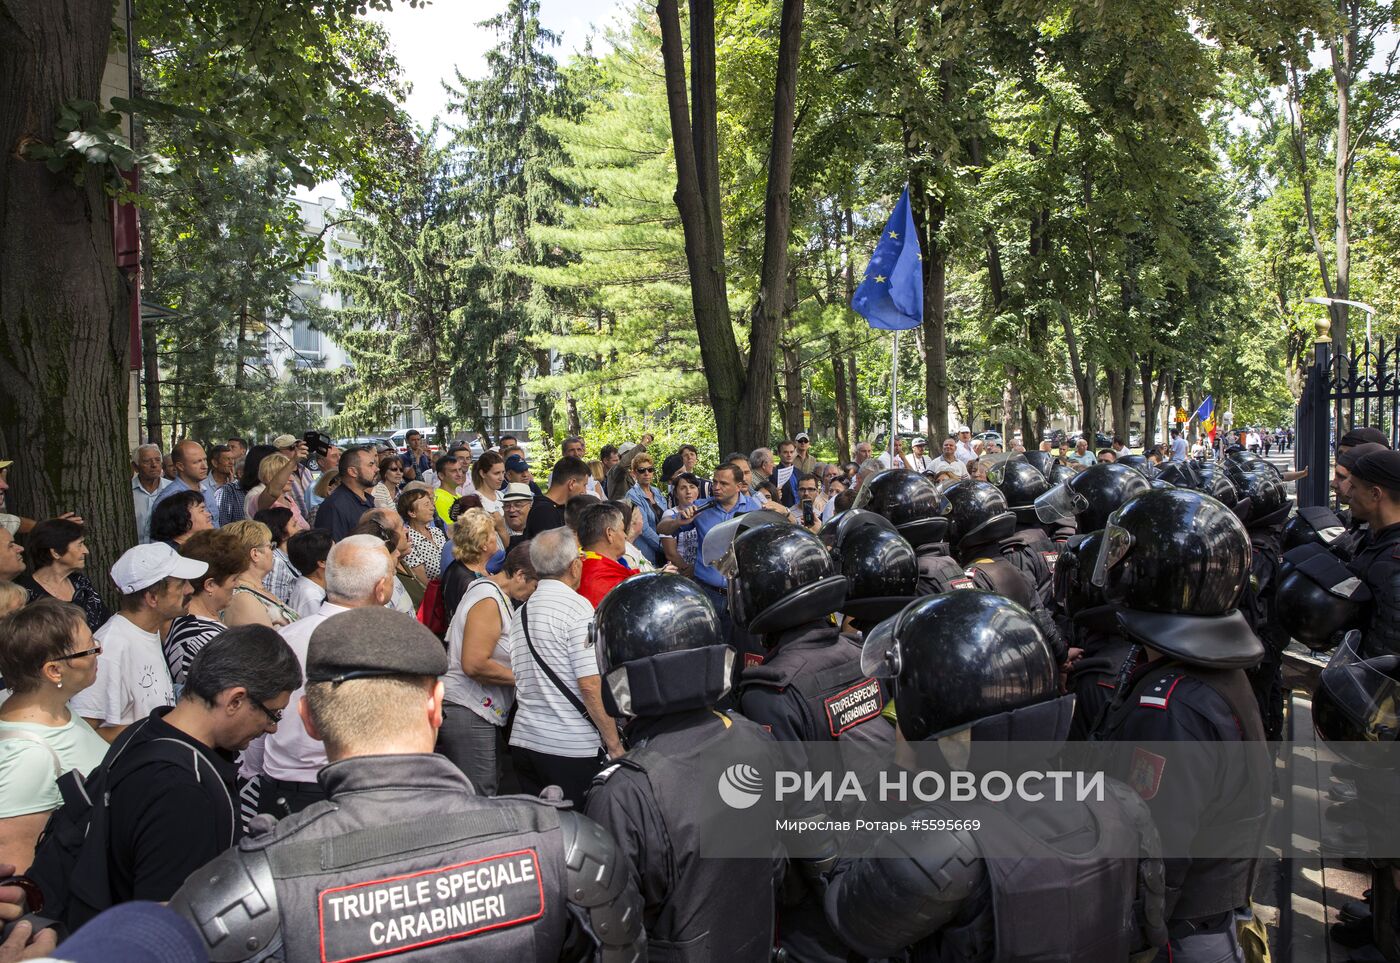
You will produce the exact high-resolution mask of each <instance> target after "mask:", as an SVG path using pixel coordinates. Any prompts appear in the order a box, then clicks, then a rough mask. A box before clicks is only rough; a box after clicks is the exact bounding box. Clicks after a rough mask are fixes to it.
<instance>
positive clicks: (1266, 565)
mask: <svg viewBox="0 0 1400 963" xmlns="http://www.w3.org/2000/svg"><path fill="white" fill-rule="evenodd" d="M1240 454H1249V453H1248V452H1245V453H1238V454H1237V455H1236V456H1235V457H1236V458H1239V457H1240ZM1253 457H1255V458H1257V457H1258V456H1253ZM1234 464H1235V463H1234V462H1231V461H1227V462H1226V474H1227V476H1228V477H1229V478H1230V480H1231V481H1232V482H1233V483H1234V485H1235V488H1236V490H1237V491H1238V492H1239V493H1240V498H1239V501H1238V502H1237V503H1236V505H1235V514H1236V515H1238V516H1239V517H1240V519H1241V520H1242V521H1243V522H1244V523H1245V528H1246V530H1248V532H1249V544H1250V549H1251V552H1250V567H1249V575H1250V577H1249V582H1248V583H1246V585H1245V590H1244V594H1243V595H1241V596H1240V603H1239V608H1240V614H1241V615H1243V616H1244V617H1245V619H1246V621H1248V622H1249V627H1250V628H1251V629H1253V630H1254V634H1255V635H1257V636H1258V637H1259V639H1260V641H1262V642H1263V643H1264V658H1263V659H1262V660H1260V662H1259V664H1258V665H1257V666H1255V667H1254V668H1252V669H1250V670H1249V682H1250V685H1252V686H1253V687H1254V696H1255V698H1256V699H1257V700H1258V702H1259V713H1260V715H1261V716H1262V717H1263V719H1264V733H1265V735H1267V736H1268V737H1269V739H1271V740H1277V739H1279V738H1281V737H1282V735H1283V702H1284V691H1283V650H1284V649H1286V648H1288V639H1289V636H1288V630H1287V629H1286V628H1285V627H1283V626H1281V625H1279V624H1278V622H1277V620H1276V619H1275V617H1274V614H1273V609H1274V593H1275V591H1276V589H1277V587H1278V567H1279V564H1280V561H1281V560H1282V557H1283V527H1284V525H1285V524H1286V523H1287V521H1288V513H1289V511H1290V506H1289V503H1288V496H1287V495H1286V494H1285V493H1284V490H1283V482H1282V480H1281V479H1280V477H1279V473H1278V470H1277V469H1275V468H1274V466H1272V465H1270V464H1268V463H1267V462H1262V465H1263V467H1260V466H1259V464H1254V463H1251V467H1249V468H1246V469H1239V468H1236V467H1234Z"/></svg>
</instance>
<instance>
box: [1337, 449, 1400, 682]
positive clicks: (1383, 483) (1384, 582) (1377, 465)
mask: <svg viewBox="0 0 1400 963" xmlns="http://www.w3.org/2000/svg"><path fill="white" fill-rule="evenodd" d="M1348 490H1349V491H1350V494H1351V512H1352V515H1353V516H1354V517H1356V518H1359V519H1360V520H1361V521H1364V522H1366V523H1367V524H1368V525H1369V526H1370V536H1369V537H1368V538H1367V540H1366V544H1365V545H1364V546H1363V547H1362V549H1361V551H1359V552H1357V554H1356V557H1355V558H1354V559H1353V560H1352V562H1351V570H1352V571H1353V572H1355V573H1356V574H1357V576H1358V577H1360V578H1361V580H1362V581H1364V582H1365V583H1366V586H1367V588H1369V589H1370V590H1371V596H1372V600H1373V601H1372V606H1371V616H1370V618H1369V619H1368V620H1367V624H1366V628H1365V629H1364V630H1363V632H1362V635H1361V649H1360V652H1361V655H1362V656H1364V657H1366V658H1370V657H1372V656H1377V655H1384V654H1387V653H1390V654H1397V653H1400V452H1395V451H1390V450H1388V449H1382V450H1379V451H1371V452H1368V453H1367V454H1365V455H1362V456H1361V457H1360V458H1359V459H1357V460H1356V463H1355V464H1354V465H1353V467H1352V469H1351V478H1350V481H1349V482H1348Z"/></svg>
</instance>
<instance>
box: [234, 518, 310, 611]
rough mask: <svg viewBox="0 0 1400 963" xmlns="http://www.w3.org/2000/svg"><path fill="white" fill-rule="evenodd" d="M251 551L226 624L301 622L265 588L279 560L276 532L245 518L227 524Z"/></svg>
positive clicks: (246, 548) (246, 550) (240, 575)
mask: <svg viewBox="0 0 1400 963" xmlns="http://www.w3.org/2000/svg"><path fill="white" fill-rule="evenodd" d="M224 529H226V530H228V531H230V532H232V533H233V535H234V536H235V537H236V538H237V539H238V542H239V544H240V545H241V546H243V550H244V551H245V552H247V553H248V554H247V559H248V567H247V568H245V569H244V570H243V571H242V572H241V573H240V574H239V576H238V581H237V583H235V585H234V587H233V598H232V599H231V600H230V601H229V603H228V606H227V607H226V608H225V609H224V624H225V625H228V626H230V627H233V626H236V625H266V626H268V627H269V628H274V629H275V628H278V627H279V626H283V625H286V624H287V623H288V622H295V621H296V620H297V613H296V611H295V610H293V609H292V608H291V607H290V606H288V605H287V603H286V602H283V601H282V600H281V599H280V598H278V597H277V596H275V595H273V594H272V593H271V592H269V591H268V590H267V588H266V586H265V583H266V581H267V577H268V575H270V574H271V573H272V569H273V566H274V565H275V564H276V558H275V556H274V555H273V553H272V530H271V529H269V528H268V527H267V526H266V525H264V524H263V523H262V522H258V521H250V520H248V519H244V520H243V521H241V522H234V523H233V524H232V525H225V526H224Z"/></svg>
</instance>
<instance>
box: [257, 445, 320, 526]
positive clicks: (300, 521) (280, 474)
mask: <svg viewBox="0 0 1400 963" xmlns="http://www.w3.org/2000/svg"><path fill="white" fill-rule="evenodd" d="M296 467H297V463H296V462H295V461H293V460H292V459H290V458H288V457H287V456H286V455H284V454H282V453H281V452H280V451H275V452H273V453H272V454H270V455H268V456H267V457H266V458H264V459H263V460H262V462H261V464H259V465H258V485H257V486H256V487H254V488H253V489H252V490H251V491H250V492H248V497H247V499H245V500H244V503H243V517H244V518H253V517H255V516H256V515H257V514H258V512H260V511H262V510H263V509H264V508H273V507H274V506H279V505H280V506H281V507H282V508H286V509H290V510H291V513H292V515H293V517H295V518H296V522H297V531H301V530H302V529H305V528H308V527H310V526H308V525H307V524H306V518H305V516H303V515H302V513H301V508H300V507H299V506H298V505H297V500H296V499H295V498H293V497H292V477H293V476H294V475H295V474H296Z"/></svg>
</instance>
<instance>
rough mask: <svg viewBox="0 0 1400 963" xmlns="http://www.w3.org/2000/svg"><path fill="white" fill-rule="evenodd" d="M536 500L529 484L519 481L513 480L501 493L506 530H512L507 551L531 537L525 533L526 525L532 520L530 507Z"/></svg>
mask: <svg viewBox="0 0 1400 963" xmlns="http://www.w3.org/2000/svg"><path fill="white" fill-rule="evenodd" d="M534 502H535V495H534V493H533V492H531V491H530V488H529V486H527V485H523V484H520V483H519V482H512V483H511V484H509V485H507V486H506V490H505V492H503V493H502V495H501V515H502V516H503V517H504V518H505V520H506V531H508V532H510V539H509V541H507V543H506V551H510V550H511V549H513V548H515V546H517V545H519V544H520V543H522V542H524V541H526V540H527V539H528V538H529V536H527V535H526V534H525V526H526V524H527V523H528V522H529V520H530V507H531V506H532V505H533V504H534Z"/></svg>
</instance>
